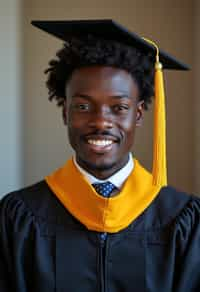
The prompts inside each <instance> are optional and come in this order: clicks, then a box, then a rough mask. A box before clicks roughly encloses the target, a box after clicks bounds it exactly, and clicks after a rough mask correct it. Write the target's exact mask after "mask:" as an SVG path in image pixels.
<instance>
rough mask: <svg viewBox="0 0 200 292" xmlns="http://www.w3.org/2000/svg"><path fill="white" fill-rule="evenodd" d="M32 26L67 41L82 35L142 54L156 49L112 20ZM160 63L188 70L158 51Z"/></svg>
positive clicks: (175, 68)
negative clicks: (121, 44)
mask: <svg viewBox="0 0 200 292" xmlns="http://www.w3.org/2000/svg"><path fill="white" fill-rule="evenodd" d="M31 23H32V25H34V26H36V27H38V28H40V29H41V30H43V31H45V32H48V33H49V34H51V35H54V36H56V37H58V38H59V39H61V40H64V41H68V40H69V38H71V37H80V36H84V35H88V34H91V35H94V36H95V37H99V38H103V39H105V40H113V41H118V42H120V43H124V44H126V45H129V46H133V47H135V48H137V49H138V50H140V51H142V52H143V53H144V54H148V53H151V54H152V55H155V53H156V49H155V47H154V46H153V45H151V44H150V43H148V42H147V41H145V40H144V39H143V38H141V37H140V36H138V35H137V34H135V33H133V32H130V31H129V30H128V29H127V28H125V27H124V26H122V25H120V24H119V23H117V22H116V21H113V20H112V19H101V20H66V21H55V20H51V21H46V20H43V21H32V22H31ZM159 56H160V61H161V63H162V65H163V68H164V69H174V70H189V69H190V68H189V66H187V65H186V64H184V63H182V62H180V61H178V60H177V59H175V58H174V57H173V56H171V55H169V54H168V53H166V52H164V51H162V50H159Z"/></svg>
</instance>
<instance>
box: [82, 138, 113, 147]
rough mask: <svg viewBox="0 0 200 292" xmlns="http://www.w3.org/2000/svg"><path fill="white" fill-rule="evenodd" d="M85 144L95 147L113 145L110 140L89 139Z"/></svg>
mask: <svg viewBox="0 0 200 292" xmlns="http://www.w3.org/2000/svg"><path fill="white" fill-rule="evenodd" d="M87 142H88V144H90V145H95V146H99V147H105V146H109V145H111V144H113V143H114V142H113V141H112V140H99V139H98V140H94V139H89V140H88V141H87Z"/></svg>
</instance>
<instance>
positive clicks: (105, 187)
mask: <svg viewBox="0 0 200 292" xmlns="http://www.w3.org/2000/svg"><path fill="white" fill-rule="evenodd" d="M92 186H93V187H94V188H95V190H96V192H97V193H98V194H100V195H101V196H103V197H105V198H109V197H110V194H111V193H112V192H113V191H114V190H116V189H117V188H116V186H115V185H114V184H112V183H111V182H109V181H108V182H105V183H95V184H92Z"/></svg>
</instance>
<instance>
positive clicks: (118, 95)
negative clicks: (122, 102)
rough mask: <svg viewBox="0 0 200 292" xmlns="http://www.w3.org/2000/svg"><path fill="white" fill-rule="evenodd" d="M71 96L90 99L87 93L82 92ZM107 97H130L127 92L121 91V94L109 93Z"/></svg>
mask: <svg viewBox="0 0 200 292" xmlns="http://www.w3.org/2000/svg"><path fill="white" fill-rule="evenodd" d="M72 97H73V98H78V97H81V98H85V99H91V98H92V96H90V95H87V94H83V93H75V94H73V95H72ZM108 97H110V98H116V99H120V98H129V99H130V98H131V96H129V95H128V94H126V93H121V94H115V95H109V96H108Z"/></svg>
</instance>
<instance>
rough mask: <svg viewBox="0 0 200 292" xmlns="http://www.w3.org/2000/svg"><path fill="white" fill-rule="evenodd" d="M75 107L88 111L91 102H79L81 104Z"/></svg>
mask: <svg viewBox="0 0 200 292" xmlns="http://www.w3.org/2000/svg"><path fill="white" fill-rule="evenodd" d="M75 108H76V109H77V110H80V111H88V110H89V104H87V103H79V104H76V105H75Z"/></svg>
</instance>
